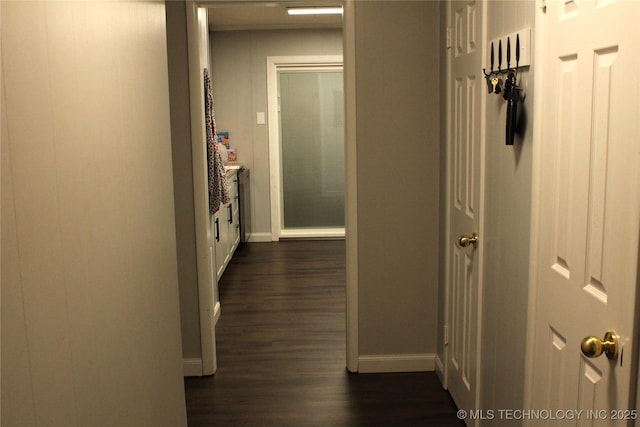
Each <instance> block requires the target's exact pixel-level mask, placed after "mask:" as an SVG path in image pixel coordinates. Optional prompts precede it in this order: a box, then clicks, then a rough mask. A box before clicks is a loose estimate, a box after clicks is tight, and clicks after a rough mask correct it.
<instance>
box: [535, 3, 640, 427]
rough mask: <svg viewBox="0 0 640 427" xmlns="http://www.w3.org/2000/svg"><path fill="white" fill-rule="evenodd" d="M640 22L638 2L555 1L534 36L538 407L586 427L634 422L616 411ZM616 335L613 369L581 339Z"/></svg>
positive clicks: (632, 287) (622, 370) (626, 348)
mask: <svg viewBox="0 0 640 427" xmlns="http://www.w3.org/2000/svg"><path fill="white" fill-rule="evenodd" d="M639 17H640V2H637V1H594V0H592V1H580V2H578V1H562V2H560V1H548V2H547V10H546V13H544V14H543V12H540V14H539V18H540V19H539V20H538V24H537V25H536V28H537V30H538V31H543V33H542V34H543V36H542V46H541V47H540V48H539V49H542V50H541V52H542V55H541V57H540V59H541V61H542V63H541V64H540V63H539V64H538V65H539V67H538V70H537V71H536V72H537V73H540V75H539V76H538V77H541V78H540V79H539V80H538V81H539V82H540V84H541V85H542V89H541V92H540V96H541V97H542V99H541V100H540V102H541V103H542V107H541V109H540V110H538V114H539V115H540V117H541V118H540V120H541V123H540V125H539V126H538V129H540V137H539V138H537V140H536V144H539V148H538V151H537V158H538V159H537V167H536V168H537V176H538V182H539V188H538V193H537V194H538V196H537V203H536V204H534V206H537V219H534V221H537V228H538V230H539V231H538V233H536V234H537V236H536V235H534V242H535V241H537V248H538V250H537V259H536V261H535V262H534V264H533V265H534V267H533V268H534V269H535V270H534V272H535V273H534V276H533V277H534V278H535V279H534V283H535V284H536V288H537V298H536V302H535V306H532V308H535V311H534V313H535V338H534V340H535V341H534V342H533V346H531V347H530V349H531V351H530V357H532V358H533V367H532V371H531V372H532V374H531V383H532V384H531V386H532V387H533V388H532V395H531V400H532V402H531V404H532V406H533V407H534V408H541V409H557V410H568V409H571V410H584V411H585V412H584V413H583V414H582V415H581V417H582V418H581V419H582V420H583V422H585V423H587V424H588V425H613V424H615V425H619V424H618V423H614V422H613V421H612V418H614V416H616V415H623V416H625V415H630V414H629V413H624V412H611V411H612V410H625V409H629V408H633V405H634V403H633V402H630V399H633V393H630V390H632V389H633V388H634V387H635V384H636V383H635V379H634V378H632V371H633V364H634V360H633V356H632V355H633V353H634V351H633V345H634V342H633V338H634V314H635V310H636V288H637V279H638V242H639V235H640V225H639V222H640V175H639V173H638V169H639V167H640V161H639V159H640V157H639V152H640V138H639V137H640V132H639V125H638V123H639V119H640V109H639V103H640V85H639V81H640V42H639V40H640V27H639V26H638V22H637V20H638V18H639ZM540 24H541V25H540ZM540 66H541V67H540ZM534 218H535V215H534ZM607 331H614V332H615V334H617V335H618V336H619V343H618V354H617V355H616V356H615V357H614V358H613V360H609V359H608V358H607V357H605V355H602V356H600V357H597V358H588V357H585V356H584V355H583V354H582V352H581V342H582V340H583V338H585V337H587V336H591V335H592V336H595V337H597V338H600V339H602V338H603V337H604V334H605V332H607ZM587 411H597V412H587ZM573 424H574V425H575V421H573ZM587 424H585V425H587ZM621 424H625V425H626V423H623V422H620V425H621Z"/></svg>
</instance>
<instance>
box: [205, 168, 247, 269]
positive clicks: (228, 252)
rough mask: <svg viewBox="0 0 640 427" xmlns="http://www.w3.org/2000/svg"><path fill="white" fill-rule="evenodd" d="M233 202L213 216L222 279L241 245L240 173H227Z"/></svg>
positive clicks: (212, 225) (218, 264) (212, 229)
mask: <svg viewBox="0 0 640 427" xmlns="http://www.w3.org/2000/svg"><path fill="white" fill-rule="evenodd" d="M227 181H228V182H229V195H230V197H231V201H230V202H229V203H227V204H224V205H221V206H220V209H219V210H218V212H216V214H215V215H212V216H211V235H212V236H211V238H212V239H213V240H214V242H213V243H214V244H213V245H212V246H214V247H215V253H216V256H215V260H216V276H217V278H218V279H220V276H222V273H224V270H225V268H227V264H228V263H229V261H230V260H231V257H232V256H233V253H234V252H235V250H236V248H237V247H238V244H239V243H240V203H239V195H240V193H239V188H238V171H237V170H235V169H232V170H230V171H228V172H227Z"/></svg>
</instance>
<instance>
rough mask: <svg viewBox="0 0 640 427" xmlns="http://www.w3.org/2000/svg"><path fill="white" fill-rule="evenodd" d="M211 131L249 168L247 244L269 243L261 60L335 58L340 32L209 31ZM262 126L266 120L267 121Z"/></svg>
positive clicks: (264, 85)
mask: <svg viewBox="0 0 640 427" xmlns="http://www.w3.org/2000/svg"><path fill="white" fill-rule="evenodd" d="M210 44H211V57H212V63H213V64H212V69H213V91H214V96H215V112H216V126H217V128H218V130H226V131H229V132H230V137H231V146H232V147H234V148H237V150H238V161H239V162H241V163H243V164H244V165H245V166H246V167H248V168H249V169H250V177H251V178H250V181H251V182H250V185H251V232H252V239H253V240H269V241H270V240H271V205H270V203H271V199H270V192H269V138H268V136H269V135H268V128H267V125H266V124H265V125H257V124H256V112H258V111H263V112H265V113H267V62H266V58H267V56H289V55H341V54H342V31H340V30H297V31H294V30H289V31H287V30H274V31H228V32H224V31H223V32H213V33H211V38H210ZM267 121H268V120H267Z"/></svg>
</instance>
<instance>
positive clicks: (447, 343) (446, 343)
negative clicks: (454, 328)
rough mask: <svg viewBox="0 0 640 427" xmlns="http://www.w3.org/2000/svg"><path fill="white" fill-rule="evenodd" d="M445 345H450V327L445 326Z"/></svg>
mask: <svg viewBox="0 0 640 427" xmlns="http://www.w3.org/2000/svg"><path fill="white" fill-rule="evenodd" d="M444 345H449V327H448V326H447V325H444Z"/></svg>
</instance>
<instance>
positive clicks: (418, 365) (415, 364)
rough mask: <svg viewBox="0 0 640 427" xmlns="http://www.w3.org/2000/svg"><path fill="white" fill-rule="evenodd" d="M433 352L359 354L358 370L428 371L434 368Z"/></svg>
mask: <svg viewBox="0 0 640 427" xmlns="http://www.w3.org/2000/svg"><path fill="white" fill-rule="evenodd" d="M435 361H436V355H435V354H391V355H384V356H360V357H359V358H358V372H360V373H363V374H366V373H383V372H428V371H433V370H434V369H435V363H436V362H435Z"/></svg>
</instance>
